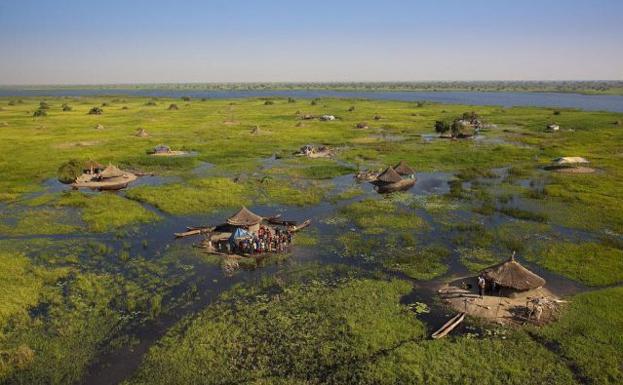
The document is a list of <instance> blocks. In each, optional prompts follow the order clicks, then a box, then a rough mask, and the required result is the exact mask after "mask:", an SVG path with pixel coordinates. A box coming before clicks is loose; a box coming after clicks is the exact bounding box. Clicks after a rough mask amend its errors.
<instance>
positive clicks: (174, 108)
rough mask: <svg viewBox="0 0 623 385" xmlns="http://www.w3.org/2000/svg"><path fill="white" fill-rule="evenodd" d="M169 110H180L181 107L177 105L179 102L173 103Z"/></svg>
mask: <svg viewBox="0 0 623 385" xmlns="http://www.w3.org/2000/svg"><path fill="white" fill-rule="evenodd" d="M168 109H169V110H179V107H178V106H177V104H174V103H173V104H171V105H170V106H169V108H168Z"/></svg>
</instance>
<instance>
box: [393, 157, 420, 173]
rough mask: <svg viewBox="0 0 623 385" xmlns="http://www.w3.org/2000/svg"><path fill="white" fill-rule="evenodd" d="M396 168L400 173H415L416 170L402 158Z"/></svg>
mask: <svg viewBox="0 0 623 385" xmlns="http://www.w3.org/2000/svg"><path fill="white" fill-rule="evenodd" d="M394 170H395V171H396V172H397V173H398V174H400V175H413V174H415V170H414V169H412V168H411V167H409V165H407V162H405V161H404V160H401V161H400V163H398V164H397V165H396V166H394Z"/></svg>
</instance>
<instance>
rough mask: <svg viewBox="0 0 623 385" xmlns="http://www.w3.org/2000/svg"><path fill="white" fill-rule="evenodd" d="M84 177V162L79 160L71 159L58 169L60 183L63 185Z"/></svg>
mask: <svg viewBox="0 0 623 385" xmlns="http://www.w3.org/2000/svg"><path fill="white" fill-rule="evenodd" d="M80 175H82V162H81V161H79V160H77V159H71V160H70V161H69V162H67V163H65V164H63V165H62V166H61V167H59V168H58V181H59V182H61V183H66V184H68V183H73V182H75V181H76V178H78V177H79V176H80Z"/></svg>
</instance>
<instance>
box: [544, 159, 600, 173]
mask: <svg viewBox="0 0 623 385" xmlns="http://www.w3.org/2000/svg"><path fill="white" fill-rule="evenodd" d="M589 164H590V162H589V161H588V160H586V159H585V158H582V157H581V156H563V157H560V158H556V159H554V160H552V163H551V164H550V165H548V166H546V167H545V169H546V170H553V171H557V172H563V173H572V174H589V173H592V172H595V169H593V168H591V167H588V165H589Z"/></svg>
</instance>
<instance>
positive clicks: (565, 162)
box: [551, 156, 590, 167]
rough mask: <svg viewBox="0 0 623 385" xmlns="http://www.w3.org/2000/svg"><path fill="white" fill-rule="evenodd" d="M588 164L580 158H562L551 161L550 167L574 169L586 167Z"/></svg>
mask: <svg viewBox="0 0 623 385" xmlns="http://www.w3.org/2000/svg"><path fill="white" fill-rule="evenodd" d="M589 163H590V162H589V161H588V160H586V159H585V158H582V157H581V156H563V157H560V158H556V159H554V160H552V164H551V166H552V167H576V166H582V165H587V164H589Z"/></svg>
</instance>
